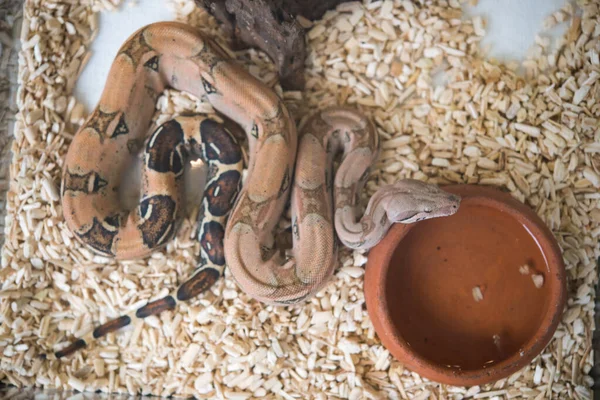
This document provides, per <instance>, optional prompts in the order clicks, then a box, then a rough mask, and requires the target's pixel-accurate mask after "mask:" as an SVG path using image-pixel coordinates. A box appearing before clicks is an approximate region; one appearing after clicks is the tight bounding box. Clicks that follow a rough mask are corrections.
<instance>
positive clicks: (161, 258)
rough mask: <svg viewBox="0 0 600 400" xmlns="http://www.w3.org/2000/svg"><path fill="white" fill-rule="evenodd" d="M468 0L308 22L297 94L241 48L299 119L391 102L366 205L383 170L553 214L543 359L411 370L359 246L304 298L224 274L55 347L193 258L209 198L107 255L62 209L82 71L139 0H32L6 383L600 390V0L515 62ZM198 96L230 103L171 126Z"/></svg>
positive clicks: (19, 130) (0, 272) (218, 393)
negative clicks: (557, 314)
mask: <svg viewBox="0 0 600 400" xmlns="http://www.w3.org/2000/svg"><path fill="white" fill-rule="evenodd" d="M165 4H167V5H168V6H170V7H173V8H174V9H175V10H176V11H177V16H178V19H179V20H181V21H185V22H187V23H190V24H191V25H194V26H198V27H199V28H200V29H202V30H203V31H206V32H209V33H212V34H214V35H216V36H217V37H218V36H219V29H218V26H217V24H216V22H215V21H214V20H213V19H212V17H210V16H209V15H207V14H206V13H205V12H204V11H202V10H200V9H198V8H197V7H196V6H195V4H194V1H193V0H167V1H165ZM467 5H468V4H467V2H466V1H462V2H461V1H459V0H445V1H444V0H440V1H434V0H423V1H413V2H411V1H407V0H394V1H391V0H385V1H369V0H365V1H364V2H349V3H342V4H341V5H340V6H338V8H337V9H336V10H335V11H330V12H327V13H326V14H325V15H324V16H323V18H322V19H321V20H319V21H315V22H314V24H313V25H312V26H310V31H309V32H308V34H307V37H308V43H307V46H308V57H307V60H306V71H305V77H306V89H305V91H303V92H294V91H286V92H282V91H281V88H280V86H279V84H278V82H277V74H276V69H275V67H274V65H273V63H272V62H271V61H270V60H269V59H268V58H267V57H266V56H265V55H264V54H261V53H259V52H257V51H253V50H245V51H241V52H237V53H235V54H234V53H232V56H233V57H234V58H235V59H237V60H238V61H239V62H240V63H242V64H243V65H244V66H245V67H246V68H248V69H249V71H250V72H251V73H252V74H254V75H256V76H257V77H259V78H260V79H261V80H263V81H264V82H265V83H266V84H267V85H269V86H272V87H273V88H274V89H275V90H277V91H278V92H279V93H280V94H281V96H282V97H283V98H284V99H285V101H286V103H287V104H288V106H289V108H290V110H291V111H292V113H293V114H294V115H295V117H296V119H297V120H298V122H299V123H301V122H302V120H303V118H304V117H305V116H306V115H307V113H308V112H310V111H311V110H316V109H318V108H321V107H325V106H328V105H336V104H349V105H355V106H358V107H360V108H361V109H362V110H363V111H364V112H365V113H367V114H368V115H370V116H371V117H372V118H373V120H374V121H375V122H376V124H377V128H378V132H379V135H380V136H381V139H382V152H381V156H380V159H379V161H378V164H377V165H376V166H375V168H374V172H373V174H372V176H371V178H370V180H369V182H368V184H367V187H366V190H365V193H364V198H363V201H364V203H365V204H366V200H367V199H368V197H369V196H371V195H372V194H373V193H374V192H375V190H376V189H377V188H378V187H379V186H380V185H383V184H386V183H392V182H394V181H396V180H398V179H400V178H404V177H411V178H416V179H421V180H426V181H430V182H435V183H440V184H443V183H470V184H480V185H493V186H496V187H500V188H502V189H505V190H507V191H509V192H510V193H512V195H513V196H514V197H515V198H517V199H518V200H520V201H522V202H524V203H526V204H527V205H528V206H530V207H531V208H533V209H534V210H535V211H536V212H537V213H538V214H539V215H540V216H541V218H542V219H543V220H544V221H545V222H546V223H547V225H548V226H549V227H550V229H552V231H553V232H554V233H555V235H556V238H557V240H558V242H559V244H560V246H561V248H562V251H563V254H564V260H565V263H566V268H567V275H568V291H569V297H568V306H567V309H566V311H565V314H564V317H563V320H562V322H561V324H560V326H559V327H558V330H557V332H556V334H555V337H554V339H553V340H552V342H551V343H550V345H549V346H548V347H547V348H546V349H545V350H544V352H543V353H542V354H541V355H540V356H538V357H537V358H535V359H534V360H533V361H532V363H531V364H530V365H529V366H528V367H527V368H525V369H523V370H521V371H519V372H517V373H515V374H514V375H512V376H510V377H509V378H507V379H502V380H500V381H498V382H496V383H494V384H490V385H486V386H481V387H480V386H476V387H470V388H463V387H452V386H446V385H440V384H437V383H434V382H430V381H428V380H426V379H423V378H421V377H419V376H418V375H417V374H414V373H412V372H411V371H409V370H408V369H406V368H404V367H403V365H401V364H400V363H398V362H397V361H395V360H394V358H393V357H392V356H391V355H390V353H389V352H388V351H386V349H385V348H384V347H383V346H382V345H381V342H380V341H379V339H378V337H377V335H376V334H375V332H374V329H373V326H372V324H371V322H370V321H369V318H368V316H367V311H366V308H365V300H364V295H363V275H364V266H365V263H366V260H367V256H368V254H363V253H361V252H351V251H348V250H346V249H341V251H340V254H339V258H340V264H339V268H338V270H337V272H336V275H335V279H334V280H333V281H332V282H331V283H330V284H329V285H328V286H327V287H325V288H324V289H323V290H322V291H321V292H320V293H319V294H318V295H317V296H316V297H314V298H313V299H311V300H310V301H307V302H306V303H305V304H302V305H298V306H294V307H276V308H273V307H267V306H264V305H262V304H261V303H259V302H256V301H254V300H252V299H250V298H249V297H248V296H246V295H245V294H244V293H242V292H241V291H240V290H239V289H238V288H237V286H236V285H235V283H234V282H233V281H232V279H231V277H230V275H229V273H228V271H227V270H226V272H225V277H224V278H223V279H221V280H219V281H218V283H217V284H216V285H215V286H214V287H213V288H212V290H211V291H210V292H209V293H207V294H206V295H204V296H201V297H200V298H198V299H195V300H193V301H191V302H190V303H189V304H184V305H181V306H180V307H178V308H177V309H176V310H174V311H172V312H165V313H164V314H162V315H161V316H160V317H151V318H147V319H146V320H145V321H144V322H143V323H140V324H138V325H135V326H131V327H128V328H127V329H125V330H124V331H122V332H118V333H114V334H110V335H109V336H108V337H106V338H104V339H102V340H101V341H100V342H99V343H96V344H94V345H92V346H90V347H89V348H88V349H85V350H83V351H80V352H78V353H77V354H75V355H73V356H71V357H69V358H67V359H65V360H56V359H52V357H49V358H48V359H41V358H40V357H39V356H40V355H42V354H49V353H51V352H52V351H55V350H58V349H60V348H62V347H64V346H66V345H67V344H69V343H70V341H71V340H73V338H74V337H76V336H78V335H80V334H83V333H84V332H87V331H89V330H90V329H92V327H93V326H95V325H96V324H99V323H103V322H106V321H107V320H108V319H110V318H114V317H117V316H119V314H120V313H121V312H122V311H125V310H131V309H134V308H137V307H139V306H141V305H143V304H145V303H146V302H148V301H149V300H152V299H157V298H160V297H161V296H164V295H165V294H166V293H167V291H168V290H170V289H172V288H174V287H176V286H177V284H178V283H180V282H182V281H183V280H184V279H185V277H187V276H188V275H189V274H190V272H191V271H192V269H193V268H194V266H195V263H196V260H195V256H196V254H197V253H198V249H199V248H198V243H197V242H196V241H195V239H194V238H193V237H192V236H191V233H192V232H194V225H195V223H196V222H195V215H196V214H197V204H196V205H194V204H192V205H191V207H190V213H189V218H188V219H187V220H186V222H185V223H184V224H183V225H182V227H181V229H180V231H179V233H178V235H177V237H176V239H175V240H173V241H172V242H171V243H170V244H169V245H168V246H167V247H166V248H165V249H164V250H162V251H159V252H156V253H155V254H154V255H153V256H152V257H150V258H149V259H146V260H142V261H127V262H116V261H114V260H111V259H105V258H102V257H98V256H95V255H93V254H92V253H91V252H90V251H88V250H87V249H86V248H84V247H82V246H81V245H80V244H79V243H78V242H77V241H75V240H74V238H73V236H72V235H71V233H70V232H69V231H68V229H67V227H66V226H65V223H64V220H63V217H62V211H61V205H60V199H59V184H60V174H61V166H62V163H63V159H64V156H65V153H66V150H67V148H68V145H69V143H70V141H71V139H72V138H73V135H74V133H75V132H76V131H77V128H78V126H79V124H81V123H82V121H83V120H84V118H85V117H86V115H87V114H88V113H89V112H90V110H85V109H84V107H83V105H82V104H81V103H80V100H81V99H77V98H75V97H74V96H73V94H72V92H73V87H74V85H75V83H76V80H77V78H78V75H79V73H80V71H81V70H82V69H83V68H84V67H85V65H86V62H87V60H88V54H89V45H90V43H91V41H92V40H94V37H95V34H96V32H97V30H98V29H100V27H99V26H98V24H97V13H99V12H111V9H116V8H118V7H126V6H128V5H127V4H123V5H121V4H119V0H82V1H72V0H27V1H26V3H25V9H24V22H23V29H22V34H21V39H22V49H21V50H20V52H19V55H18V62H19V73H18V81H19V91H18V93H17V105H18V113H17V116H16V128H15V131H14V141H13V143H12V151H13V155H14V156H13V159H12V162H11V163H10V168H9V172H10V178H9V180H8V185H9V188H8V189H9V190H8V194H7V198H6V219H5V243H4V247H3V248H2V257H1V269H0V282H1V289H0V354H1V358H0V380H1V381H2V382H4V383H7V384H12V385H15V386H18V387H24V386H37V387H43V388H59V389H63V390H78V391H84V390H85V391H95V390H100V391H102V392H116V393H131V394H136V393H139V394H152V395H157V396H161V395H162V396H167V395H174V396H196V397H197V398H218V399H248V398H266V399H307V398H314V399H326V398H349V399H409V398H410V399H415V400H424V399H440V400H441V399H466V398H471V399H482V398H489V399H509V398H531V399H550V398H553V399H589V398H591V395H592V392H591V385H592V383H593V380H592V378H590V377H589V376H588V375H587V373H588V372H589V371H590V369H591V366H592V360H593V354H592V340H591V339H592V330H593V329H594V318H593V317H594V314H593V313H594V297H595V289H594V285H595V283H596V277H597V274H598V271H597V266H596V259H597V258H598V256H599V255H600V250H599V248H598V237H599V236H600V129H599V118H600V80H599V79H598V78H599V77H600V61H599V51H600V24H599V18H600V10H599V3H598V2H597V1H589V0H578V1H577V2H573V3H566V5H565V6H564V7H563V8H562V9H560V10H556V12H555V13H553V14H552V15H550V16H549V17H548V18H547V20H546V22H545V24H544V28H545V29H550V28H551V27H552V26H553V25H556V24H565V25H566V26H567V29H566V34H565V35H564V37H563V38H562V39H561V40H560V41H559V42H558V43H554V42H553V41H551V40H549V38H548V37H547V35H545V34H544V32H540V33H539V35H538V37H537V38H536V40H535V44H534V46H533V47H532V49H531V51H530V52H529V57H528V58H527V59H526V60H525V61H524V62H522V63H509V64H500V63H497V62H495V61H493V60H490V59H489V58H487V57H486V55H485V53H484V51H483V49H482V48H481V46H480V45H479V42H480V40H481V39H482V37H484V35H485V33H486V32H485V29H486V23H485V20H484V19H483V18H481V17H467V16H465V15H464V13H463V11H462V7H466V6H467ZM133 6H135V4H133ZM139 12H143V10H139ZM303 23H307V22H306V21H303ZM189 111H195V112H203V113H209V114H210V113H212V109H211V107H210V105H209V104H208V103H207V102H206V101H205V100H204V99H196V98H192V97H190V96H189V95H187V94H184V93H176V92H174V91H171V90H168V91H166V92H165V93H164V94H163V96H162V97H161V98H160V99H159V100H158V102H157V110H156V117H157V122H158V123H160V122H162V121H165V120H166V119H169V118H171V117H173V116H175V115H178V114H180V113H182V112H189ZM198 201H199V199H198ZM194 206H196V207H195V208H194ZM286 224H289V222H286V221H285V219H284V220H283V221H282V223H281V226H282V227H285V226H286ZM515 268H518V266H515Z"/></svg>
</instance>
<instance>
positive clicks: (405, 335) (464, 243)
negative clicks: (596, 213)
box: [365, 185, 566, 386]
mask: <svg viewBox="0 0 600 400" xmlns="http://www.w3.org/2000/svg"><path fill="white" fill-rule="evenodd" d="M444 190H447V191H448V192H451V193H455V194H458V195H460V196H461V197H462V201H461V205H460V208H459V211H458V212H457V213H456V214H455V215H453V216H450V217H445V218H436V219H431V220H426V221H421V222H418V223H415V224H411V225H403V224H396V225H394V226H393V227H392V228H391V229H390V231H389V233H388V234H387V236H386V237H385V238H384V239H383V240H382V241H381V242H380V243H379V244H378V245H377V246H376V247H374V248H373V249H371V251H370V254H369V261H368V263H367V268H366V275H365V296H366V303H367V311H368V313H369V316H370V318H371V320H372V322H373V325H374V327H375V330H376V332H377V334H378V336H379V338H380V339H381V341H382V342H383V344H384V346H385V347H386V348H387V349H388V350H389V351H390V352H391V353H392V355H393V356H394V357H396V358H397V359H398V361H400V362H401V363H403V364H404V365H405V366H406V367H407V368H409V369H411V370H412V371H414V372H417V373H418V374H420V375H421V376H423V377H426V378H428V379H430V380H433V381H437V382H440V383H446V384H449V385H458V386H471V385H480V384H484V383H489V382H493V381H496V380H499V379H502V378H505V377H507V376H509V375H511V374H512V373H514V372H516V371H518V370H519V369H521V368H523V367H524V366H526V365H527V364H529V363H530V362H531V360H532V359H533V358H535V357H536V356H537V355H538V354H539V353H540V352H541V351H542V350H543V349H544V348H545V347H546V345H547V344H548V343H549V342H550V340H551V339H552V336H553V335H554V332H555V330H556V327H557V325H558V323H559V321H560V319H561V316H562V312H563V309H564V306H565V300H566V276H565V268H564V264H563V260H562V255H561V252H560V249H559V247H558V245H557V243H556V240H555V239H554V236H553V235H552V233H551V232H550V230H549V229H548V228H547V227H546V226H545V225H544V223H543V222H542V220H541V219H540V218H539V217H538V216H537V215H536V214H535V213H534V212H533V211H532V210H531V209H530V208H529V207H527V206H525V205H523V204H522V203H520V202H519V201H517V200H515V199H513V198H512V197H511V196H510V195H509V194H506V193H503V192H500V191H499V190H497V189H493V188H489V187H482V186H471V185H456V186H447V187H444Z"/></svg>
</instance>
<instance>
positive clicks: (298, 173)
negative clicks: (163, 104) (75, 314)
mask: <svg viewBox="0 0 600 400" xmlns="http://www.w3.org/2000/svg"><path fill="white" fill-rule="evenodd" d="M167 87H172V88H174V89H177V90H181V91H186V92H189V93H191V94H193V95H196V96H198V97H201V96H205V97H206V98H207V99H208V101H209V102H210V103H211V104H212V105H213V106H214V108H215V109H216V110H217V111H219V112H221V113H222V114H224V115H225V116H226V117H228V118H230V119H231V120H233V121H235V122H237V123H238V124H239V125H241V126H242V127H243V128H244V130H245V132H246V134H247V139H248V147H249V165H248V175H247V178H246V182H245V184H244V186H243V187H242V188H241V189H239V186H240V177H241V169H242V157H241V150H240V147H239V145H238V144H237V142H236V141H235V139H234V137H233V136H232V135H231V134H229V132H228V131H227V130H226V129H224V127H223V126H222V125H221V124H219V123H217V122H215V121H213V120H210V119H207V118H203V117H200V116H189V117H178V118H175V119H174V120H172V121H169V122H167V123H165V124H163V125H162V126H160V127H158V129H156V131H155V132H154V133H153V134H152V135H151V136H150V138H149V140H148V143H147V145H146V148H145V152H144V168H143V171H142V177H143V179H142V195H141V199H140V203H139V206H138V207H137V209H136V210H135V211H134V212H132V213H127V212H124V211H122V209H121V208H120V206H119V201H118V197H117V192H118V188H119V185H120V184H121V178H122V176H123V171H124V168H126V167H127V165H128V163H127V160H128V159H129V158H130V157H131V156H132V155H134V154H135V153H136V152H137V151H138V149H139V148H140V146H141V144H142V143H143V142H144V141H145V136H146V134H147V131H148V130H149V129H150V125H151V118H152V114H153V112H154V106H155V103H156V100H157V98H158V96H159V95H160V93H161V92H162V91H163V90H164V89H165V88H167ZM302 132H303V134H302V135H301V139H300V141H299V142H298V138H297V133H296V127H295V124H294V121H293V120H292V118H291V116H290V114H289V112H288V110H287V108H286V107H285V105H284V103H283V101H282V100H281V99H280V98H279V97H278V96H277V95H276V94H275V93H274V92H273V91H272V90H271V89H270V88H268V87H266V86H265V85H264V84H263V83H261V82H260V81H259V80H258V79H256V78H254V77H253V76H252V75H250V74H249V73H248V72H246V71H245V70H244V69H242V68H241V67H239V66H238V65H236V64H235V63H234V62H233V61H231V60H230V59H229V57H228V56H227V55H226V52H225V51H224V50H223V49H222V48H220V47H219V46H218V45H217V44H216V43H214V42H213V41H212V40H210V39H209V38H206V37H204V36H203V35H201V34H200V33H199V32H197V31H196V30H194V29H193V28H191V27H189V26H186V25H183V24H180V23H176V22H161V23H155V24H151V25H148V26H146V27H144V28H142V29H140V30H139V31H137V32H136V33H134V34H133V35H132V36H131V37H130V38H129V39H128V40H127V41H126V42H125V43H124V45H123V46H122V47H121V48H120V50H119V52H118V54H117V56H116V58H115V60H114V62H113V64H112V66H111V69H110V72H109V77H108V80H107V84H106V87H105V89H104V91H103V93H102V97H101V99H100V102H99V104H98V105H97V107H96V108H95V109H94V111H93V113H92V114H91V115H90V117H89V118H88V119H87V120H86V122H85V123H84V125H83V126H82V127H81V128H80V129H79V131H78V132H77V134H76V135H75V137H74V139H73V142H72V144H71V146H70V148H69V151H68V154H67V157H66V162H65V165H64V171H63V181H62V190H61V194H62V203H63V214H64V217H65V220H66V222H67V224H68V226H69V228H70V229H71V230H72V231H73V232H74V234H75V236H76V237H77V238H78V239H79V240H80V241H81V242H83V243H84V244H86V245H87V246H89V247H90V248H92V249H93V250H94V251H95V252H97V253H100V254H104V255H108V256H114V257H117V258H135V257H144V256H147V255H148V254H149V253H150V252H152V251H153V250H155V249H157V248H159V247H160V246H162V245H164V244H165V243H166V242H167V241H168V240H169V239H170V238H171V237H172V236H173V234H174V232H175V231H176V228H177V226H176V224H177V221H178V220H179V219H180V217H181V204H180V203H181V201H182V179H181V177H182V174H183V166H184V164H185V162H186V159H187V157H188V155H189V153H190V152H191V153H195V154H196V155H198V156H200V157H201V158H203V160H204V161H205V162H206V163H207V164H208V166H209V168H208V169H209V175H208V180H207V186H206V188H205V192H204V193H205V194H204V196H205V197H204V199H203V203H202V207H201V212H200V219H201V223H200V224H199V230H198V234H197V238H198V240H199V241H200V243H201V254H200V262H199V265H198V267H197V268H196V271H195V273H194V274H193V275H192V277H191V278H189V279H188V280H187V281H185V282H184V283H183V284H182V285H181V286H180V287H179V288H178V289H177V290H176V291H174V292H173V293H172V294H169V295H168V296H166V297H164V298H162V299H159V300H155V301H153V302H150V303H148V304H147V305H145V306H144V307H142V308H141V309H138V310H136V311H133V312H131V313H129V314H126V315H123V316H121V317H119V318H117V319H114V320H111V321H109V322H107V323H105V324H103V325H101V326H99V327H97V328H96V329H94V330H93V331H92V332H90V333H88V334H87V335H85V336H84V337H82V338H79V339H77V340H76V341H75V342H73V343H72V344H71V345H69V346H68V347H66V348H63V349H62V350H60V351H57V352H56V353H55V355H56V356H57V357H59V358H60V357H64V356H67V355H69V354H72V353H73V352H75V351H76V350H78V349H81V348H83V347H85V346H86V345H87V344H88V343H89V342H90V341H91V340H93V339H97V338H100V337H102V336H104V335H106V334H108V333H110V332H114V331H116V330H118V329H120V328H122V327H124V326H127V325H130V324H132V323H133V322H134V321H135V320H136V319H140V318H146V317H148V316H150V315H156V314H158V313H160V312H162V311H164V310H170V309H173V308H174V307H175V305H176V303H177V301H185V300H188V299H190V298H192V297H194V296H196V295H198V294H200V293H201V292H203V291H205V290H206V289H208V288H209V287H210V286H211V285H212V284H214V282H215V281H216V280H217V279H218V278H219V277H220V276H221V274H222V271H223V268H224V265H225V260H227V264H228V265H229V268H230V271H231V273H232V276H233V277H234V279H235V280H236V282H237V283H238V284H239V285H240V286H241V288H242V289H243V290H244V291H245V292H247V293H249V294H250V295H252V296H253V297H255V298H256V299H259V300H261V301H263V302H265V303H271V304H294V303H298V302H300V301H301V300H302V299H306V298H307V297H309V296H310V295H312V294H314V293H315V292H316V291H318V290H319V289H320V288H321V287H322V286H323V285H324V284H325V283H326V282H327V280H328V278H329V277H331V276H332V274H333V270H334V266H335V254H336V242H335V234H334V228H333V227H334V224H335V229H336V231H337V233H338V236H339V238H340V239H341V241H342V242H343V243H344V244H345V245H346V246H348V247H351V248H355V249H359V248H364V249H368V248H370V247H372V246H374V245H375V244H376V243H377V242H378V241H379V240H380V239H381V238H382V237H383V235H384V234H385V233H386V232H387V230H388V228H389V226H390V225H391V224H392V223H395V222H402V223H411V222H414V221H418V220H421V219H426V218H433V217H439V216H446V215H451V214H453V213H454V212H456V210H457V209H458V206H459V203H460V198H458V197H456V196H454V195H452V194H449V193H447V192H444V191H442V190H440V189H439V188H437V187H436V186H434V185H430V184H425V183H422V182H419V181H415V180H403V181H400V182H398V183H396V184H393V185H389V186H385V187H383V188H381V189H380V190H379V191H378V192H377V193H376V194H375V195H374V196H373V197H372V198H371V199H370V201H369V204H368V205H367V209H366V212H365V214H364V216H363V217H362V218H360V219H359V218H358V216H357V213H358V208H357V205H358V198H359V193H360V191H361V188H362V186H363V184H364V182H365V179H366V178H367V176H368V171H369V167H370V166H371V165H372V164H373V162H374V160H375V159H376V157H377V155H378V151H379V141H378V135H377V132H376V131H375V127H374V126H373V124H372V123H371V121H370V120H369V119H367V118H366V117H365V116H363V115H362V114H360V113H359V112H358V111H356V110H353V109H350V108H342V107H336V108H330V109H326V110H323V111H320V112H317V113H316V114H315V115H314V116H313V117H311V118H310V119H309V120H308V121H307V122H306V123H305V125H304V129H303V130H302ZM297 150H298V152H297ZM339 152H343V153H344V156H343V159H342V162H341V165H340V167H339V168H338V171H337V173H336V175H335V177H334V176H333V174H332V168H333V159H334V156H335V155H336V154H337V153H339ZM296 153H298V155H297V160H296ZM290 191H291V192H292V199H291V208H292V231H293V233H292V236H293V240H294V245H293V249H292V253H293V256H292V257H291V258H285V256H283V255H282V254H280V253H279V252H277V251H276V250H275V246H274V242H275V240H274V235H273V230H274V228H275V225H276V224H277V222H278V221H279V219H280V217H281V215H282V213H283V211H284V207H285V205H286V203H287V201H288V198H289V193H290ZM238 193H239V195H238ZM332 193H333V199H332ZM236 199H237V200H236ZM234 201H235V204H234V203H233V202H234ZM232 207H233V209H232V211H231V213H230V214H229V212H230V209H231V208H232ZM333 208H335V214H333V212H332V209H333ZM228 214H229V221H228V223H227V225H226V226H225V218H226V217H227V215H228Z"/></svg>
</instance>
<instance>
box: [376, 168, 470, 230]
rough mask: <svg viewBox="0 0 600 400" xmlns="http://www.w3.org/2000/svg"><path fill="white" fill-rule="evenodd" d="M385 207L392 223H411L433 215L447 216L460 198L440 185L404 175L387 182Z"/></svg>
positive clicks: (453, 211)
mask: <svg viewBox="0 0 600 400" xmlns="http://www.w3.org/2000/svg"><path fill="white" fill-rule="evenodd" d="M386 191H388V193H387V194H386V196H385V200H386V201H385V205H384V207H385V210H386V214H387V217H388V219H389V220H390V221H391V222H392V223H402V224H411V223H413V222H417V221H422V220H425V219H430V218H437V217H446V216H449V215H452V214H454V213H456V212H457V211H458V208H459V206H460V201H461V198H460V196H457V195H455V194H451V193H448V192H445V191H443V190H442V189H440V188H439V187H438V186H437V185H433V184H431V183H425V182H421V181H418V180H414V179H404V180H401V181H399V182H396V183H394V184H393V185H390V186H388V188H387V190H386Z"/></svg>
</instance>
